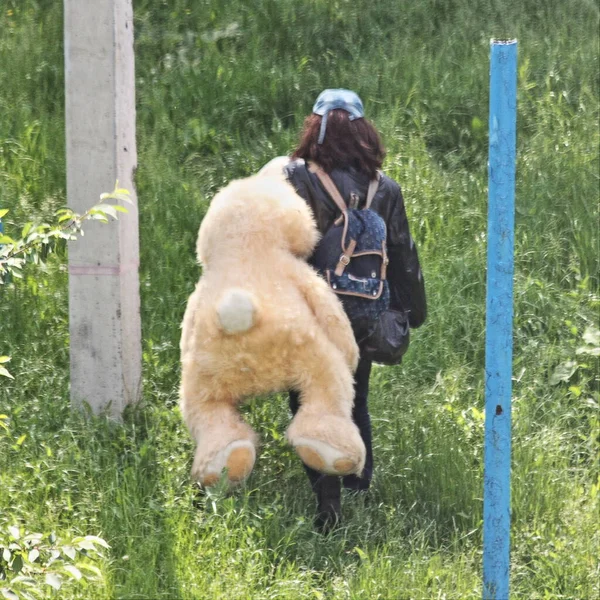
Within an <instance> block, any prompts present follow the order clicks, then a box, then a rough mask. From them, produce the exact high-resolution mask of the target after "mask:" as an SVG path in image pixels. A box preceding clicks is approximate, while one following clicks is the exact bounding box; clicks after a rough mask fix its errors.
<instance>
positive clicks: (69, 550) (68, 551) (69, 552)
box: [62, 546, 77, 560]
mask: <svg viewBox="0 0 600 600" xmlns="http://www.w3.org/2000/svg"><path fill="white" fill-rule="evenodd" d="M62 551H63V554H64V555H65V556H68V557H69V558H70V559H71V560H75V557H76V556H77V550H75V548H73V546H63V549H62Z"/></svg>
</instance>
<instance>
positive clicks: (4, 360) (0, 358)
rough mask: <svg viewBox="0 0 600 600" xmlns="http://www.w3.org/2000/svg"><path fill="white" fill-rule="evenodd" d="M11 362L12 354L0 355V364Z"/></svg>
mask: <svg viewBox="0 0 600 600" xmlns="http://www.w3.org/2000/svg"><path fill="white" fill-rule="evenodd" d="M7 362H10V356H0V365H3V364H4V363H7Z"/></svg>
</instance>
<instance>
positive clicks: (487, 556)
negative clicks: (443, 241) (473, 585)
mask: <svg viewBox="0 0 600 600" xmlns="http://www.w3.org/2000/svg"><path fill="white" fill-rule="evenodd" d="M516 108H517V42H516V40H508V41H498V40H492V44H491V64H490V122H489V136H490V139H489V170H488V180H489V190H488V197H489V204H488V256H487V294H486V336H485V448H484V450H485V458H484V491H483V598H484V599H485V600H507V599H508V597H509V591H508V590H509V573H510V452H511V391H512V384H511V377H512V320H513V271H514V214H515V159H516V122H517V116H516Z"/></svg>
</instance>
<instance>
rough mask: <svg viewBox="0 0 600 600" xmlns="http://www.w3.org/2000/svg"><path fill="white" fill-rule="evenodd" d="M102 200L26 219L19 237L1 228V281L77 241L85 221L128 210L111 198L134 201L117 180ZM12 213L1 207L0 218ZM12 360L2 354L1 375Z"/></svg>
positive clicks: (8, 374)
mask: <svg viewBox="0 0 600 600" xmlns="http://www.w3.org/2000/svg"><path fill="white" fill-rule="evenodd" d="M100 200H101V201H102V202H100V203H99V204H95V205H94V206H92V207H91V208H90V209H88V210H87V211H86V212H84V213H83V214H78V213H76V212H74V211H72V210H71V209H70V208H62V209H60V210H58V211H57V212H56V218H57V220H56V223H53V224H49V223H42V224H40V225H34V224H33V223H32V222H29V223H25V225H24V227H23V229H22V230H21V235H20V237H18V238H16V239H15V238H12V237H10V236H8V235H6V234H4V233H2V232H0V285H3V284H4V283H6V281H7V278H8V276H12V277H14V278H17V279H20V278H21V277H22V274H21V271H22V269H23V266H24V265H25V263H26V262H33V263H35V264H37V265H40V264H43V263H44V260H45V259H46V257H47V256H48V254H51V253H52V252H54V251H55V250H56V248H57V247H58V245H59V244H60V243H61V241H62V240H67V241H75V240H77V239H78V237H83V235H84V231H83V223H84V222H85V221H91V220H95V221H101V222H103V223H108V221H109V217H112V218H113V219H117V216H118V215H117V213H119V212H122V213H126V212H128V211H127V208H125V207H124V206H121V205H119V204H108V203H107V202H106V201H107V200H117V201H118V200H121V201H123V202H129V203H131V197H130V194H129V191H128V190H126V189H124V188H119V182H118V181H117V183H116V185H115V189H114V190H113V191H112V192H110V193H107V194H101V196H100ZM7 213H8V209H6V208H0V219H2V217H4V216H5V215H6V214H7ZM9 361H10V357H9V356H0V377H9V378H11V379H13V377H12V375H11V374H10V372H9V371H8V369H7V368H6V367H4V366H3V365H4V364H6V363H7V362H9Z"/></svg>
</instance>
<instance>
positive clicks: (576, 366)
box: [0, 0, 600, 600]
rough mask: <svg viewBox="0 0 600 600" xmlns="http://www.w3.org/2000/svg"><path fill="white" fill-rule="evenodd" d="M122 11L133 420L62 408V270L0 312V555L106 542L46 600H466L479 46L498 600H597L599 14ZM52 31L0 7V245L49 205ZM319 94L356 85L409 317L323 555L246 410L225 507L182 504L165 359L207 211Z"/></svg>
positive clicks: (300, 500) (473, 487) (478, 259)
mask: <svg viewBox="0 0 600 600" xmlns="http://www.w3.org/2000/svg"><path fill="white" fill-rule="evenodd" d="M134 6H135V10H136V23H135V25H136V29H135V31H136V52H137V55H136V56H137V66H136V69H137V73H136V76H137V90H138V146H139V169H138V173H137V188H138V195H139V199H140V203H141V248H142V267H141V281H142V311H143V315H142V317H143V329H144V397H143V402H142V405H141V406H140V407H139V408H138V409H136V410H131V411H130V412H129V413H128V414H127V415H126V419H125V423H124V425H123V426H122V427H114V426H111V425H110V424H107V423H106V422H104V421H102V420H100V419H89V420H87V421H86V420H84V419H82V418H81V417H80V416H78V415H73V414H72V413H71V412H70V409H69V399H68V327H67V306H66V303H67V293H66V275H65V271H64V257H61V256H59V257H58V258H57V259H56V260H52V261H51V262H50V264H49V265H48V266H47V268H45V269H43V270H41V271H40V270H35V271H33V270H32V271H30V272H29V274H28V275H27V276H26V277H25V279H24V280H23V281H19V282H16V283H15V284H14V285H9V286H5V287H4V288H3V289H0V340H1V344H2V347H1V348H0V350H1V351H2V352H0V353H2V354H10V355H12V356H13V362H12V363H11V371H12V372H13V374H14V375H15V380H14V382H10V381H8V380H6V381H4V380H2V381H1V382H0V413H3V414H5V415H7V417H8V418H7V419H5V421H6V423H7V427H8V429H7V430H4V429H3V428H0V539H1V535H2V531H3V530H5V529H6V527H8V526H10V525H20V526H21V528H23V529H28V530H30V531H40V532H52V531H54V532H56V534H57V536H58V537H59V538H61V539H69V538H70V537H72V536H75V535H85V534H93V535H99V536H102V537H103V538H104V539H106V540H107V541H108V542H109V544H110V546H111V548H110V550H109V551H108V552H106V555H105V558H104V559H103V560H101V561H99V562H97V563H96V564H97V565H98V566H99V567H100V569H101V573H102V577H103V578H102V581H101V582H99V583H94V584H92V587H89V586H88V587H87V588H86V587H83V586H82V585H81V584H79V585H77V584H76V583H75V582H74V581H73V582H72V583H71V584H69V585H66V586H65V587H63V588H62V589H61V590H60V592H57V593H56V595H57V597H61V598H123V599H125V598H165V599H167V598H169V599H170V598H202V599H203V598H252V599H263V598H264V599H266V598H289V599H296V598H315V599H316V598H336V599H338V598H340V599H341V598H352V599H362V598H364V599H367V598H368V599H372V598H382V599H384V600H388V599H390V600H391V599H404V598H415V599H422V598H427V599H429V598H476V597H480V595H481V525H482V523H481V518H482V505H481V496H482V483H481V480H482V444H483V414H482V411H483V403H484V398H483V361H484V319H485V315H484V298H485V251H486V247H485V242H486V238H485V232H486V218H487V217H486V179H487V173H486V160H487V137H486V132H487V103H488V97H487V88H488V53H489V39H490V38H491V37H513V36H514V37H517V38H518V39H519V115H518V119H519V120H518V145H519V158H518V166H517V169H518V181H517V198H518V199H517V204H518V207H517V216H516V218H517V222H516V226H517V230H516V276H515V328H514V336H515V340H514V377H515V379H514V382H513V386H514V396H513V402H514V438H513V448H514V458H513V466H514V468H513V488H512V495H513V529H512V541H513V546H512V548H513V551H512V571H511V578H512V581H511V585H512V589H513V591H514V595H515V597H519V598H540V599H542V598H543V599H548V598H594V597H597V596H598V594H599V593H600V590H599V589H598V579H599V575H600V571H599V567H598V555H599V553H600V552H599V550H600V548H599V543H600V534H599V531H598V519H597V515H598V502H599V496H600V494H599V487H600V478H599V474H598V466H599V462H598V441H599V440H598V435H599V427H600V418H599V413H598V405H599V402H600V397H599V386H598V358H597V352H598V351H597V346H598V341H597V339H595V335H596V334H594V329H593V328H597V327H598V311H599V308H600V304H599V298H598V289H599V279H598V273H599V272H600V265H599V256H600V254H599V252H598V250H599V248H598V243H599V237H598V217H599V215H598V191H599V189H598V186H599V176H598V175H599V171H598V169H599V164H598V148H599V142H600V139H599V129H598V116H599V113H598V103H599V98H600V94H599V85H600V82H599V72H600V71H599V48H598V20H599V13H598V5H597V3H595V2H592V1H591V0H580V1H579V2H577V3H573V2H571V3H566V2H560V1H558V0H548V1H547V2H544V3H541V2H538V1H537V0H523V1H522V2H520V3H511V2H495V3H487V2H483V1H482V0H475V1H471V2H467V0H451V1H450V0H445V1H440V0H423V1H421V2H408V1H406V0H397V1H396V2H387V1H386V2H367V1H364V0H354V1H353V2H349V1H347V0H337V1H335V2H333V1H329V0H327V1H326V0H311V1H309V2H292V1H291V0H251V1H246V2H242V1H241V0H231V1H230V2H228V3H222V2H217V1H216V0H212V1H211V0H202V1H199V0H196V1H191V0H171V1H170V2H166V1H161V0H152V1H151V0H136V1H135V2H134ZM228 26H229V29H228ZM223 34H224V35H223ZM61 36H62V3H61V2H60V1H58V0H37V1H35V0H0V65H1V66H0V114H1V115H2V116H1V117H0V206H1V207H6V208H10V209H11V213H10V214H11V215H12V218H11V219H9V221H8V222H7V223H6V227H7V229H9V230H10V229H13V230H16V231H18V230H19V225H20V224H22V223H24V222H25V221H28V220H31V219H40V220H41V219H44V218H46V217H48V216H49V215H51V214H52V212H53V211H54V210H56V209H57V208H59V207H60V206H62V205H64V203H65V163H64V133H63V131H64V109H63V99H64V95H63V83H64V78H63V66H62V39H61ZM328 86H329V87H331V86H344V87H350V88H353V89H356V90H357V91H358V92H359V93H360V94H361V96H362V97H363V100H364V101H365V104H366V108H367V111H368V113H369V115H370V116H372V118H373V120H374V121H375V122H376V124H377V125H378V127H379V128H380V129H381V131H382V134H383V137H384V140H385V143H386V146H387V149H388V157H387V161H386V170H387V171H388V173H389V174H390V175H392V176H393V177H395V178H397V179H398V180H399V181H400V182H401V184H402V186H403V189H404V193H405V197H406V202H407V211H408V213H409V218H410V220H411V225H412V229H413V234H414V236H415V238H416V239H417V242H418V244H419V248H420V251H421V258H422V262H423V265H424V271H425V276H426V281H427V289H428V294H429V302H430V317H429V320H428V322H427V324H426V325H425V326H424V327H423V328H422V329H420V330H418V331H417V332H415V334H414V336H413V343H412V346H411V350H410V352H409V355H408V356H407V358H406V360H405V362H404V364H403V365H402V366H401V367H397V368H386V369H383V368H377V369H376V370H375V373H374V375H373V377H372V395H371V401H370V404H371V406H372V415H373V420H374V437H375V453H376V461H377V471H376V475H375V481H374V488H373V492H372V495H371V498H370V502H369V503H368V504H365V503H364V502H363V500H362V499H356V498H350V497H345V498H344V516H345V521H344V526H343V527H342V528H341V529H340V530H338V531H337V532H336V533H334V534H333V535H331V536H328V537H326V538H323V537H322V536H320V535H318V534H316V533H315V532H314V531H313V529H312V525H311V519H312V513H313V499H312V497H311V494H310V492H309V490H308V485H307V482H306V481H305V477H304V474H303V472H302V468H301V465H300V464H299V461H298V460H297V458H296V457H295V455H293V453H292V452H291V451H290V449H289V448H288V447H287V446H286V444H285V443H284V440H283V437H282V436H283V433H284V431H285V427H286V425H287V423H288V421H289V415H288V412H287V407H286V402H285V398H283V397H280V396H274V397H270V398H266V399H260V400H256V401H253V402H252V403H251V404H250V406H249V407H248V409H247V411H246V412H247V415H248V418H249V420H250V421H251V422H252V424H253V426H254V427H256V429H257V430H258V431H259V432H260V433H261V436H262V440H263V446H262V450H261V454H260V457H259V460H258V463H257V466H256V469H255V473H254V474H253V475H252V477H251V478H250V480H249V481H248V483H247V485H246V486H245V487H244V488H243V489H241V490H239V491H237V492H236V493H235V494H234V495H233V496H229V497H228V496H226V495H224V494H223V493H221V492H220V491H218V490H217V491H215V492H213V493H211V494H209V495H207V496H199V495H198V494H197V493H196V491H195V490H194V489H193V488H192V487H191V486H190V484H189V479H188V474H189V468H190V463H191V456H192V444H191V442H190V440H189V438H188V434H187V432H186V431H185V430H184V427H183V426H182V423H181V418H180V415H179V412H178V409H177V388H178V351H177V344H178V338H179V323H180V320H181V317H182V314H183V309H184V306H185V302H186V300H187V296H188V294H189V293H190V291H191V290H192V289H193V286H194V284H195V281H196V279H197V277H198V274H199V273H198V268H197V266H196V264H195V262H194V253H193V247H194V240H195V236H196V232H197V228H198V225H199V223H200V221H201V219H202V215H203V214H204V212H205V210H206V207H207V205H208V202H209V200H210V197H211V195H212V194H213V193H214V192H215V191H216V190H217V189H218V188H219V187H220V186H221V185H223V184H224V183H225V182H227V181H228V180H230V179H232V178H234V177H237V176H240V175H245V174H249V173H252V172H253V171H255V170H256V169H257V167H258V166H260V165H261V164H263V163H264V162H266V161H267V160H268V159H269V158H271V157H272V156H274V155H276V154H281V153H284V152H286V151H289V149H290V148H291V147H292V146H293V143H294V140H295V139H296V135H297V131H298V129H299V127H300V124H301V122H302V117H303V116H304V115H305V114H306V113H307V112H308V111H309V110H310V107H311V103H312V101H313V100H314V98H315V96H316V94H317V93H318V92H319V91H320V90H321V89H322V88H324V87H328ZM93 201H95V199H90V203H92V202H93ZM125 218H126V217H125ZM582 348H583V349H584V351H583V352H582V351H581V349H582ZM594 348H596V349H594ZM594 352H595V353H596V357H595V356H594V355H593V353H594ZM2 586H3V584H2V582H1V581H0V588H1V587H2ZM43 589H44V593H45V594H46V593H47V594H48V595H50V592H51V591H52V589H51V588H50V587H48V586H46V587H44V588H43Z"/></svg>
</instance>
